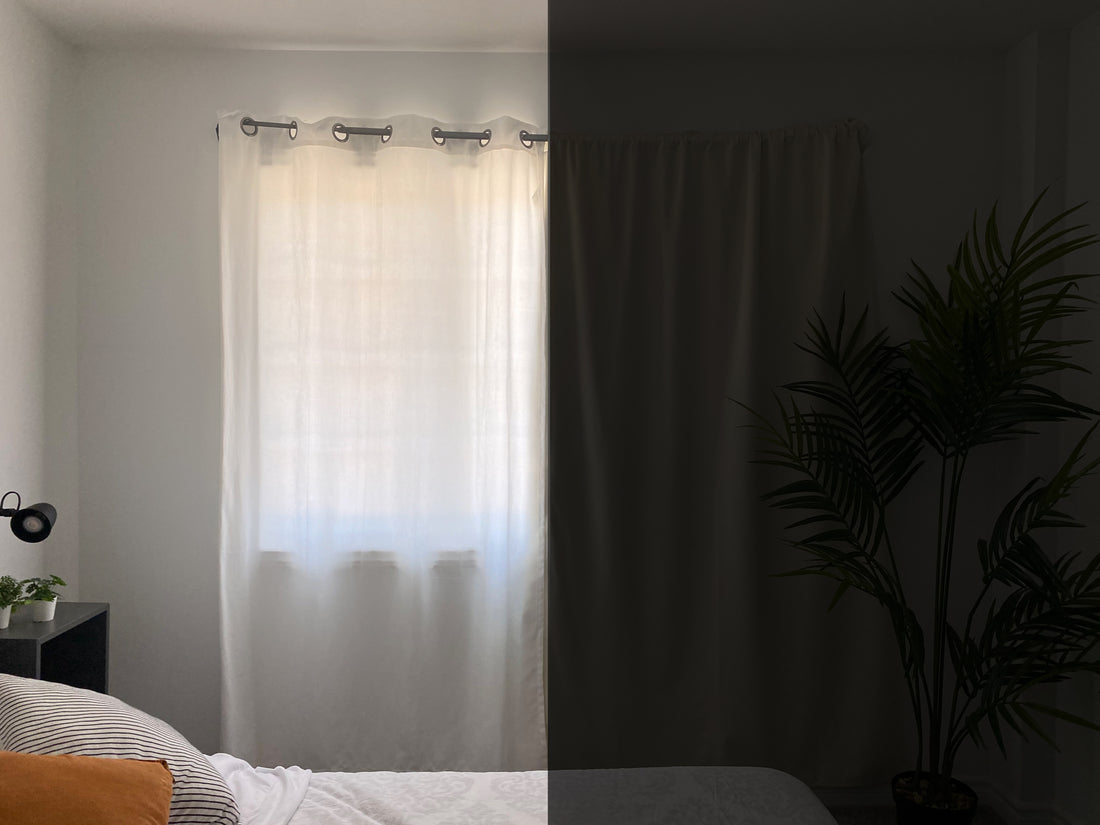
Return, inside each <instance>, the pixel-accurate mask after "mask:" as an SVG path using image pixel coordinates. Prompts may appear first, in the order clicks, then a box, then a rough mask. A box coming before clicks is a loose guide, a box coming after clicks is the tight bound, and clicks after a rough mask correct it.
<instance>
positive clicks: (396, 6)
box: [22, 0, 1100, 52]
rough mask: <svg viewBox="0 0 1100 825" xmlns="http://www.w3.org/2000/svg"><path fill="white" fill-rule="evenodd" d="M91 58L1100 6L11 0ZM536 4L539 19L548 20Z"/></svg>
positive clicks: (629, 45) (763, 46)
mask: <svg viewBox="0 0 1100 825" xmlns="http://www.w3.org/2000/svg"><path fill="white" fill-rule="evenodd" d="M22 2H23V4H24V5H26V6H27V7H28V8H30V9H31V10H33V11H34V12H35V13H36V14H38V16H39V17H41V18H42V19H43V20H44V21H45V22H46V23H48V24H49V25H50V26H51V27H53V28H54V29H55V30H57V31H58V32H59V33H60V34H61V35H62V36H63V37H65V38H66V39H67V40H69V41H71V42H73V43H76V44H78V45H84V46H91V47H184V48H219V47H222V48H258V49H355V50H365V49H372V50H387V51H395V50H407V51H521V52H543V51H547V39H548V36H547V32H548V31H549V33H550V34H549V39H550V50H552V51H558V50H583V51H608V50H616V51H618V50H624V51H639V50H707V51H714V50H718V51H728V50H768V51H776V50H786V49H819V50H833V49H853V48H871V49H939V48H944V49H967V48H982V49H988V48H994V49H997V48H1005V47H1007V46H1010V45H1012V44H1013V43H1016V42H1018V41H1019V40H1020V39H1021V38H1023V37H1024V36H1025V35H1026V34H1028V33H1029V32H1032V31H1035V30H1037V29H1042V28H1049V27H1065V26H1069V25H1072V24H1074V23H1076V22H1078V21H1080V20H1082V19H1084V18H1085V17H1087V16H1088V15H1089V14H1092V13H1094V12H1097V11H1098V10H1100V0H675V2H671V1H670V0H22ZM548 4H549V9H548Z"/></svg>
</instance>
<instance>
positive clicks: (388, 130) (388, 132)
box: [382, 123, 393, 143]
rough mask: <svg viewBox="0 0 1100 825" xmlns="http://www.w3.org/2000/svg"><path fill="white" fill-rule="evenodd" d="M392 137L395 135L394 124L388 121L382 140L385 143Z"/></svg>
mask: <svg viewBox="0 0 1100 825" xmlns="http://www.w3.org/2000/svg"><path fill="white" fill-rule="evenodd" d="M391 137H393V126H391V125H390V124H389V123H387V124H386V131H385V133H384V134H383V135H382V142H383V143H389V142H390V138H391Z"/></svg>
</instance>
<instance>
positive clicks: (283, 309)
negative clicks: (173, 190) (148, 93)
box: [219, 113, 546, 771]
mask: <svg viewBox="0 0 1100 825" xmlns="http://www.w3.org/2000/svg"><path fill="white" fill-rule="evenodd" d="M257 120H265V121H273V122H283V123H289V122H291V120H292V118H290V117H286V118H279V117H274V118H271V117H268V118H262V117H257ZM294 122H295V124H296V127H295V129H293V130H289V131H288V130H286V129H279V128H267V127H265V128H259V129H256V128H255V127H251V128H250V127H247V126H245V128H244V129H242V127H241V126H242V125H241V113H236V114H232V115H226V116H224V117H222V118H221V120H220V123H219V128H220V135H221V140H220V145H219V153H220V198H221V254H222V260H221V263H222V314H223V332H224V336H223V337H224V402H223V403H224V452H223V488H222V512H221V628H222V673H223V740H224V741H223V747H224V748H225V749H226V750H227V751H228V752H230V753H233V754H235V755H238V756H240V757H243V758H245V759H248V760H249V761H251V762H253V763H256V764H261V765H291V764H297V765H301V766H303V767H306V768H311V769H315V770H355V771H359V770H374V769H377V770H444V769H447V770H505V769H508V770H511V769H536V768H541V767H544V766H545V758H546V756H545V715H544V699H543V693H544V687H543V661H544V644H543V635H544V630H543V628H544V611H545V599H544V596H543V591H544V572H543V571H544V566H545V555H544V553H545V549H544V548H545V515H544V512H545V505H544V501H545V494H546V493H545V416H546V410H545V403H546V402H545V393H546V390H545V384H546V374H545V360H546V359H545V344H544V340H545V257H546V250H545V222H546V219H545V211H544V210H545V207H544V198H543V192H544V188H545V145H544V144H534V145H531V144H530V143H528V144H527V145H525V144H524V142H523V141H522V140H521V139H520V131H521V130H522V129H524V128H526V129H528V130H529V131H538V129H537V128H536V127H535V126H533V125H530V124H523V123H519V122H518V121H514V120H512V119H510V118H500V119H498V120H496V121H493V122H491V123H483V124H475V125H471V124H438V123H436V122H434V121H430V120H427V119H425V118H420V117H414V116H406V117H399V118H391V119H388V120H385V121H360V120H349V119H341V120H340V121H339V122H342V123H343V125H344V126H347V127H352V128H373V129H381V128H386V127H390V130H391V131H390V133H389V134H388V135H385V136H378V135H369V134H349V133H348V131H347V130H344V131H341V130H340V128H339V127H338V126H337V123H338V121H337V119H336V118H330V119H328V120H324V121H321V122H318V123H302V122H300V121H294ZM433 127H442V128H443V129H444V130H446V131H474V132H478V133H480V132H482V130H485V129H488V130H489V131H490V132H491V137H490V139H489V140H488V141H487V142H485V141H479V140H457V139H453V138H452V139H444V140H437V139H436V138H433V137H432V132H431V130H432V128H433ZM247 132H251V133H252V134H247Z"/></svg>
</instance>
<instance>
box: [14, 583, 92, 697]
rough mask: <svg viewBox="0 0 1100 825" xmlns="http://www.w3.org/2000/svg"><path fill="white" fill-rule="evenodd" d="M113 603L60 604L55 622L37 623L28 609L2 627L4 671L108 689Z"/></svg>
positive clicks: (89, 688) (90, 688) (15, 615)
mask: <svg viewBox="0 0 1100 825" xmlns="http://www.w3.org/2000/svg"><path fill="white" fill-rule="evenodd" d="M109 614H110V605H108V604H104V603H102V602H63V601H59V602H58V603H57V610H56V613H55V615H54V619H53V621H52V622H32V621H31V611H30V610H29V609H28V608H24V609H22V610H19V611H16V612H15V613H13V614H12V617H11V624H10V625H8V627H7V629H5V630H0V673H11V674H13V675H15V676H27V677H29V678H32V679H45V680H47V681H50V682H61V683H63V684H66V685H72V686H73V687H79V688H87V689H88V690H96V691H99V692H100V693H106V692H107V686H108V682H107V652H108V639H109V629H110V621H109Z"/></svg>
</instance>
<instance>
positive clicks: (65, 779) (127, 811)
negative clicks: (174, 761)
mask: <svg viewBox="0 0 1100 825" xmlns="http://www.w3.org/2000/svg"><path fill="white" fill-rule="evenodd" d="M171 801H172V774H171V772H170V771H169V770H168V765H167V763H165V762H164V761H156V762H146V761H141V760H137V759H110V758H105V757H99V756H39V755H37V754H30V753H12V752H10V751H0V825H16V824H17V823H18V825H166V823H167V822H168V806H169V804H170V803H171Z"/></svg>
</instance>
